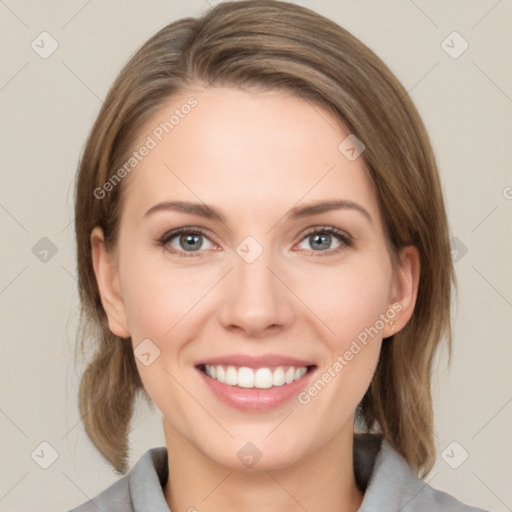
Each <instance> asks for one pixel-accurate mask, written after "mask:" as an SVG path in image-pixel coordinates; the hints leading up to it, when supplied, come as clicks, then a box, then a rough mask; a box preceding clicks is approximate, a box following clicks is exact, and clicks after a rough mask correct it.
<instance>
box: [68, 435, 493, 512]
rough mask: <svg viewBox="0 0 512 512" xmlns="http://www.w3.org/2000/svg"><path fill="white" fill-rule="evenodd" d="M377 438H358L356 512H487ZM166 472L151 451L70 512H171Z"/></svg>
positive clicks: (159, 453)
mask: <svg viewBox="0 0 512 512" xmlns="http://www.w3.org/2000/svg"><path fill="white" fill-rule="evenodd" d="M358 436H359V439H360V442H356V438H358ZM361 436H363V437H361ZM364 436H366V437H364ZM375 438H376V436H375V435H373V434H362V435H361V434H357V435H356V436H355V442H354V472H355V476H356V481H357V483H358V487H359V488H360V489H361V490H362V491H364V497H363V501H362V503H361V506H360V507H359V509H358V512H435V511H442V512H489V511H484V510H483V509H480V508H475V507H470V506H468V505H465V504H464V503H462V502H460V501H459V500H457V499H455V498H454V497H453V496H450V495H449V494H447V493H445V492H443V491H439V490H437V489H434V488H432V487H431V486H430V485H428V484H427V483H426V482H424V481H423V480H420V479H419V478H418V477H417V476H416V475H415V474H414V473H413V471H412V469H411V467H410V466H409V464H408V463H407V461H406V460H405V459H404V458H403V457H402V456H401V455H400V454H399V453H398V452H397V451H396V450H394V449H393V448H392V446H391V445H390V444H389V443H388V442H387V441H386V440H382V441H380V438H379V443H378V445H377V448H376V449H375V442H374V440H375ZM168 472H169V468H168V465H167V449H166V448H165V447H159V448H153V449H151V450H149V451H147V452H146V453H145V454H144V455H143V456H142V457H141V459H140V460H139V461H138V462H137V463H136V464H135V466H134V467H133V469H132V470H131V471H130V472H129V473H128V474H127V475H126V476H125V477H123V478H121V479H120V480H118V481H117V482H115V483H114V484H112V485H111V486H110V487H108V488H107V489H106V490H105V491H103V492H102V493H101V494H99V495H98V496H96V497H95V498H93V499H92V500H89V501H88V502H86V503H84V504H83V505H81V506H79V507H77V508H74V509H72V510H70V511H69V512H98V511H100V512H149V511H150V512H171V511H170V509H169V507H168V505H167V502H166V501H165V497H164V493H163V488H164V486H165V484H166V482H167V478H168Z"/></svg>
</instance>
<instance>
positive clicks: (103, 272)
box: [91, 227, 130, 338]
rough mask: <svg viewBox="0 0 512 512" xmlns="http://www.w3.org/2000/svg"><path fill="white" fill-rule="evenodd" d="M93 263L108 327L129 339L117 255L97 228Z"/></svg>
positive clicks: (117, 334) (94, 231) (93, 240)
mask: <svg viewBox="0 0 512 512" xmlns="http://www.w3.org/2000/svg"><path fill="white" fill-rule="evenodd" d="M91 247H92V262H93V267H94V274H95V276H96V282H97V283H98V289H99V292H100V296H101V303H102V304H103V309H104V310H105V313H106V314H107V318H108V326H109V328H110V330H111V332H112V333H113V334H115V335H116V336H119V337H120V338H129V337H130V331H129V330H128V323H127V321H126V311H125V307H124V302H123V298H122V294H121V287H120V285H119V272H118V266H117V261H116V258H115V255H114V254H112V253H110V252H109V251H108V250H107V247H106V245H105V239H104V236H103V230H102V229H101V228H99V227H95V228H94V229H93V230H92V232H91Z"/></svg>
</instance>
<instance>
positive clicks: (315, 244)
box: [301, 226, 352, 256]
mask: <svg viewBox="0 0 512 512" xmlns="http://www.w3.org/2000/svg"><path fill="white" fill-rule="evenodd" d="M333 242H335V243H336V244H337V245H335V246H334V247H332V244H333ZM304 243H306V244H307V245H309V247H302V248H303V249H306V250H312V251H314V252H319V253H321V254H318V256H327V255H330V254H334V253H338V252H341V251H343V250H345V249H347V248H348V247H350V246H352V238H351V237H350V236H349V235H347V234H346V233H344V232H343V231H340V230H339V229H336V228H334V227H331V226H324V227H316V228H313V229H311V230H310V231H309V232H308V233H306V235H305V236H304V238H303V239H302V241H301V244H304Z"/></svg>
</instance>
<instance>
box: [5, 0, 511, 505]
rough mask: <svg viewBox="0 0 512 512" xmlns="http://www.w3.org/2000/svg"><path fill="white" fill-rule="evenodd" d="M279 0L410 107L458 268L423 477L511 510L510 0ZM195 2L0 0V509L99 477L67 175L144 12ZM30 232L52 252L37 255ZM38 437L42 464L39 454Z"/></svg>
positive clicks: (77, 496) (139, 434) (77, 499)
mask: <svg viewBox="0 0 512 512" xmlns="http://www.w3.org/2000/svg"><path fill="white" fill-rule="evenodd" d="M297 3H301V4H302V5H305V6H308V7H311V8H313V9H315V10H317V11H318V12H320V13H322V14H324V15H326V16H328V17H330V18H332V19H333V20H335V21H337V22H338V23H340V24H341V25H342V26H344V27H345V28H347V29H348V30H350V31H351V32H352V33H354V35H356V36H357V37H359V38H360V39H361V40H362V41H363V42H365V43H366V44H367V45H368V46H370V47H371V48H372V49H374V50H375V51H376V52H377V54H379V55H380V56H381V57H382V58H383V59H384V61H385V62H386V63H387V64H388V65H389V66H390V67H391V69H392V70H393V71H394V72H395V73H396V74H397V76H398V77H399V79H400V80H402V82H403V83H404V85H405V87H406V88H407V89H408V90H409V91H410V93H411V95H412V97H413V99H414V100H415V102H416V104H417V105H418V108H419V110H420V113H421V114H422V115H423V118H424V120H425V122H426V124H427V128H428V129H429V132H430V134H431V137H432V141H433V144H434V147H435V150H436V154H437V157H438V161H439V164H440V169H441V177H442V181H443V185H444V190H445V195H446V199H447V206H448V212H449V220H450V225H451V230H452V235H453V237H454V238H456V239H457V241H456V242H455V243H454V245H455V246H456V248H457V249H458V252H457V254H455V253H454V257H455V259H456V260H457V262H456V270H457V276H458V280H459V302H458V311H457V316H456V318H455V349H454V358H453V363H452V366H451V369H450V371H449V372H448V370H447V368H446V364H445V357H444V356H442V355H441V357H440V364H439V368H438V371H437V373H436V379H437V381H438V384H436V386H435V396H436V402H435V406H436V419H437V430H436V435H437V447H438V459H437V463H436V465H435V467H434V469H433V471H432V472H431V473H430V475H429V476H428V477H427V481H428V482H429V483H430V484H431V485H432V486H434V487H437V488H439V489H443V490H445V491H447V492H449V493H451V494H454V495H455V496H457V497H458V498H459V499H460V500H462V501H464V502H467V503H470V504H474V505H477V506H480V507H483V508H488V509H489V510H493V511H507V510H512V486H511V485H510V482H511V481H512V475H511V470H510V465H511V462H512V441H511V438H510V430H511V428H510V427H511V419H512V382H511V377H510V375H511V372H510V365H511V362H512V343H510V341H511V339H510V338H511V336H510V332H511V329H512V318H511V317H512V315H511V313H512V272H511V271H510V262H511V261H512V241H511V237H510V231H511V230H510V219H511V217H512V175H511V172H510V162H511V158H510V157H511V152H512V150H511V147H512V144H511V140H512V124H511V120H512V59H511V50H512V41H511V39H512V35H511V34H512V27H511V25H512V23H511V20H512V2H511V1H510V0H500V1H496V0H482V1H470V0H468V1H450V2H445V1H440V0H439V1H430V2H428V1H426V0H414V1H412V0H394V1H386V2H382V1H379V0H358V1H349V0H342V1H334V0H332V1H329V0H319V1H302V2H297ZM207 7H208V2H205V1H203V0H194V1H185V0H180V1H178V0H166V1H164V0H151V1H147V2H142V1H138V2H137V1H134V0H124V1H122V0H111V1H109V2H100V1H99V0H92V1H91V0H89V1H86V0H69V1H67V2H57V1H47V2H37V1H35V0H32V1H16V0H5V1H0V33H1V34H2V47H1V59H2V60H1V62H2V66H1V71H0V112H1V119H2V123H1V135H0V136H1V140H2V153H1V160H2V161H1V166H0V168H1V173H2V179H1V188H0V226H1V233H2V247H3V249H2V251H1V256H0V258H1V265H0V311H1V313H0V315H1V325H2V357H1V358H0V365H1V367H0V382H1V390H2V391H1V398H0V432H1V433H2V435H1V436H0V453H1V457H0V464H1V466H0V471H1V473H0V511H34V510H38V511H50V510H51V511H56V510H67V509H68V508H71V507H72V506H75V505H78V504H79V503H81V502H83V501H85V500H86V499H88V498H89V497H92V496H94V495H96V494H97V493H98V492H99V491H101V490H103V489H104V488H106V487H107V486H108V485H109V484H111V483H112V482H113V481H114V480H115V479H116V476H115V475H114V474H113V472H112V471H111V470H110V469H109V468H108V466H107V465H106V464H105V463H104V462H103V461H102V459H101V458H100V456H99V455H97V453H96V452H95V451H94V450H93V449H92V446H91V444H90V443H89V441H88V439H87V437H86V435H85V433H84V430H83V427H82V424H81V423H80V419H79V415H78V411H77V406H76V392H77V382H78V378H79V374H80V366H79V365H75V363H74V360H73V347H74V337H75V331H76V321H77V292H76V280H75V263H74V242H73V228H72V225H71V222H72V209H73V208H72V182H73V177H74V172H75V168H76V164H77V160H78V157H79V155H80V152H81V149H82V146H83V144H84V142H85V139H86V136H87V134H88V132H89V129H90V127H91V125H92V122H93V120H94V117H95V115H96V113H97V111H98V109H99V107H100V105H101V102H102V99H103V98H104V97H105V94H106V92H107V90H108V88H109V86H110V84H111V83H112V81H113V79H114V78H115V76H116V74H117V72H118V71H119V70H120V68H121V66H122V64H123V63H124V62H125V61H126V59H127V58H128V57H129V56H130V55H131V53H132V52H133V51H134V50H135V49H136V48H137V47H138V46H139V45H140V44H141V43H142V42H143V41H144V40H146V39H147V38H148V37H149V36H151V35H152V34H154V33H155V32H156V31H157V30H158V29H159V28H161V27H162V26H164V25H165V24H167V23H168V22H170V21H172V20H175V19H178V18H181V17H185V16H196V15H199V14H201V12H203V11H204V10H205V9H206V8H207ZM43 31H46V32H48V33H49V34H50V35H51V37H52V38H53V39H54V40H56V41H57V43H58V48H57V50H56V51H55V52H54V53H53V54H52V55H50V56H49V57H48V58H46V59H43V58H42V57H41V56H40V55H39V54H38V53H36V51H34V50H33V49H32V47H31V43H32V42H33V41H34V40H35V43H34V45H36V44H38V45H39V47H36V48H37V49H38V51H39V52H42V51H48V50H49V49H51V46H50V44H51V40H50V39H49V36H40V37H39V35H40V34H41V32H43ZM453 31H457V32H458V33H459V34H460V35H461V36H462V37H463V38H464V40H465V41H467V43H468V44H469V47H468V49H467V50H466V51H465V52H464V53H462V54H461V55H460V56H458V58H453V55H454V54H455V53H458V52H459V51H460V50H461V49H462V48H463V46H462V45H463V44H464V42H463V41H462V40H461V39H457V36H453V35H452V36H450V37H449V38H448V39H447V41H446V43H444V48H445V49H446V50H448V51H449V52H451V53H452V56H450V55H449V54H448V53H447V52H446V51H445V49H443V47H442V41H443V40H445V39H446V38H447V36H449V35H450V34H452V32H453ZM42 37H44V38H46V39H45V40H44V41H45V42H44V48H45V49H46V50H43V48H42V46H43V43H41V38H42ZM454 38H455V39H454ZM450 47H451V48H450ZM43 237H47V238H48V239H49V240H51V242H52V244H53V245H54V246H55V249H56V251H57V252H56V253H55V254H54V255H53V254H52V252H51V250H50V252H48V253H47V254H46V258H47V261H41V260H40V258H42V257H43V254H42V253H41V251H42V250H44V249H45V247H46V249H47V250H48V246H47V245H48V241H43V242H40V239H41V238H43ZM38 243H39V244H40V245H36V244H38ZM45 244H46V245H45ZM34 246H36V249H34V250H33V247H34ZM41 247H42V248H43V249H41ZM55 249H54V250H55ZM465 249H467V252H464V251H465ZM34 253H35V254H34ZM134 424H135V430H134V432H133V436H132V441H133V444H132V446H133V455H132V459H131V460H132V463H133V462H134V461H135V460H137V459H138V458H139V457H140V455H141V454H142V453H143V452H145V451H146V450H147V449H148V448H150V447H152V446H156V445H161V444H163V436H162V434H161V432H160V430H161V427H160V420H159V415H158V413H156V412H154V411H152V410H151V409H150V408H148V407H143V408H142V409H141V410H140V412H139V414H138V415H137V417H136V418H135V422H134ZM41 442H47V443H49V444H50V445H51V448H50V447H48V446H47V445H43V446H42V447H41V446H40V443H41ZM453 442H456V443H457V444H455V445H452V444H451V443H453ZM34 450H35V451H34ZM52 450H54V451H55V453H54V452H53V451H52ZM444 450H446V451H444ZM443 452H444V458H443V456H442V454H443ZM466 452H467V453H468V454H469V456H468V458H467V460H465V461H464V462H462V461H463V459H464V456H465V453H466ZM32 453H33V457H31V454H32ZM52 453H54V454H55V455H57V459H56V460H55V461H54V462H53V464H51V465H50V466H49V467H48V468H47V469H43V468H42V467H40V465H41V464H42V465H45V464H48V463H50V462H51V455H52ZM461 462H462V464H461ZM459 464H460V466H459V467H458V468H457V469H454V468H453V467H451V466H457V465H459Z"/></svg>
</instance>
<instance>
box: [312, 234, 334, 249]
mask: <svg viewBox="0 0 512 512" xmlns="http://www.w3.org/2000/svg"><path fill="white" fill-rule="evenodd" d="M313 236H314V239H315V244H316V242H318V241H319V242H320V248H322V249H328V248H329V240H330V238H331V235H327V234H315V235H313ZM322 241H323V245H322ZM318 247H319V246H318V245H317V248H318Z"/></svg>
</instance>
